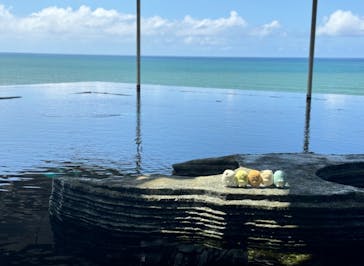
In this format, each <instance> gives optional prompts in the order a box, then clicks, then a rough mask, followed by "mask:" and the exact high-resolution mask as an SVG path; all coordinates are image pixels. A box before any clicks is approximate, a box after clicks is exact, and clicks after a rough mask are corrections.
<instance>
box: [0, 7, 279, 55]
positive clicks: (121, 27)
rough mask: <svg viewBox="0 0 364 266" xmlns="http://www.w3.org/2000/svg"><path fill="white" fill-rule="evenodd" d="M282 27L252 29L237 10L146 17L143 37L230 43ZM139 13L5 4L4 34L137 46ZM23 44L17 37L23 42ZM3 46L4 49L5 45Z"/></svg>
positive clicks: (1, 13) (0, 12)
mask: <svg viewBox="0 0 364 266" xmlns="http://www.w3.org/2000/svg"><path fill="white" fill-rule="evenodd" d="M280 27H281V25H280V23H279V22H278V21H277V20H274V21H272V22H270V23H268V24H264V25H262V26H258V27H250V26H248V23H247V22H246V20H245V19H244V18H243V17H242V16H240V15H239V14H238V13H237V12H236V11H231V12H230V14H228V15H227V16H224V17H218V18H214V19H212V18H194V17H191V16H189V15H187V16H185V17H184V18H182V19H167V18H164V17H161V16H153V17H142V36H143V41H145V42H146V43H148V45H152V44H158V45H162V44H163V43H164V45H168V46H171V45H173V44H176V45H179V46H181V45H184V46H189V47H196V46H204V47H206V46H214V47H216V46H220V47H230V46H231V45H234V44H236V43H240V41H241V39H242V38H245V37H248V36H250V35H255V36H256V35H259V36H261V37H265V36H267V35H270V34H272V33H274V32H276V30H277V29H279V28H280ZM135 28H136V16H135V15H134V14H125V13H121V12H119V11H117V10H114V9H109V10H107V9H104V8H97V9H91V8H90V7H88V6H85V5H83V6H81V7H79V8H78V9H73V8H71V7H67V8H60V7H56V6H51V7H47V8H44V9H42V10H39V11H37V12H34V13H32V14H29V15H27V16H23V17H18V16H15V15H13V14H12V12H11V10H10V9H8V8H6V7H5V6H3V5H0V35H3V36H6V39H7V41H8V42H10V40H19V39H21V40H22V41H24V45H26V43H32V44H34V46H36V42H43V45H46V44H44V43H48V44H49V45H51V44H52V45H54V43H57V41H58V40H59V41H61V42H60V43H62V45H66V46H68V47H72V45H76V43H77V42H78V43H91V42H90V40H92V41H95V43H96V42H99V43H106V42H114V43H124V44H128V45H130V46H132V47H134V43H135V30H136V29H135ZM20 43H21V42H19V41H18V44H20ZM0 49H4V48H3V47H2V46H1V44H0Z"/></svg>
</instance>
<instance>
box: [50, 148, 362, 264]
mask: <svg viewBox="0 0 364 266" xmlns="http://www.w3.org/2000/svg"><path fill="white" fill-rule="evenodd" d="M234 158H235V160H236V163H237V164H238V165H243V166H246V167H249V168H256V169H272V170H276V169H284V171H285V172H286V173H287V179H288V183H289V187H285V188H284V189H280V188H275V187H271V188H229V187H225V186H224V185H223V184H222V183H221V174H220V175H210V176H198V177H180V176H160V175H155V176H140V177H138V178H136V177H131V176H123V177H112V178H106V179H93V178H67V177H62V178H58V179H55V180H54V182H53V190H52V195H51V198H50V209H49V210H50V215H51V217H52V220H53V221H55V222H56V223H57V224H58V225H62V224H68V225H71V226H72V225H77V226H79V227H81V228H91V229H92V230H94V229H95V228H98V229H99V230H101V231H102V234H108V233H111V232H112V234H114V235H116V236H117V237H116V238H115V239H124V240H125V241H124V242H125V243H129V245H130V246H133V247H134V248H137V249H138V248H139V247H140V245H141V243H142V242H143V241H144V242H143V243H154V242H153V241H155V239H163V241H165V242H163V243H170V242H173V241H177V242H178V243H184V244H186V245H193V246H195V245H198V248H192V249H193V250H194V251H193V252H194V254H200V255H199V258H201V256H202V257H204V258H205V259H204V260H203V261H204V262H207V261H208V262H209V264H211V262H212V260H214V261H218V258H220V259H222V258H225V259H226V258H227V257H228V258H230V259H231V261H229V263H231V264H234V263H233V261H236V263H237V264H241V263H242V261H243V260H244V259H243V258H245V257H244V255H242V254H244V252H245V250H246V248H247V247H254V248H258V249H276V250H282V249H283V250H285V251H287V250H296V251H297V250H299V251H302V250H313V249H330V248H336V247H340V246H342V245H345V244H348V245H356V246H364V245H363V242H364V219H363V216H364V190H363V189H361V188H357V187H353V186H347V185H342V184H337V183H333V182H328V181H325V180H323V179H321V178H319V177H318V176H317V175H316V171H318V170H319V169H321V168H322V167H325V166H327V165H335V164H343V163H353V162H358V161H364V156H362V155H356V156H350V155H347V156H339V155H336V156H334V155H332V156H324V155H315V154H265V155H240V156H235V157H234ZM210 162H212V163H214V162H216V160H215V161H214V160H210ZM205 165H206V164H205ZM185 167H186V168H188V164H185ZM212 168H214V166H213V165H212ZM221 173H222V172H221ZM91 229H90V230H91ZM115 242H118V241H115ZM148 245H149V244H146V246H148ZM202 247H205V248H209V251H206V250H204V249H203V248H202ZM179 248H180V246H178V248H176V250H179ZM201 248H202V249H201ZM197 250H200V251H199V252H200V253H199V252H197ZM168 252H169V253H170V254H171V253H173V252H172V251H168ZM229 252H230V253H229ZM175 254H179V253H178V252H177V253H175ZM201 254H204V255H201ZM227 254H230V255H227ZM233 254H234V255H233ZM176 256H177V255H175V256H174V258H175V257H176ZM224 256H225V257H224ZM194 261H196V260H194ZM199 263H201V264H203V263H202V262H199Z"/></svg>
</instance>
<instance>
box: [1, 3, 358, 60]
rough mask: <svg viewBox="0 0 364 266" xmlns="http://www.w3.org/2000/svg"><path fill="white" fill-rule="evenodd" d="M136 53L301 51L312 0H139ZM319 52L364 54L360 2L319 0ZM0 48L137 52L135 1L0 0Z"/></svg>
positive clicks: (264, 53)
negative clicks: (139, 31) (139, 30)
mask: <svg viewBox="0 0 364 266" xmlns="http://www.w3.org/2000/svg"><path fill="white" fill-rule="evenodd" d="M141 2H142V54H144V55H172V56H263V57H264V56H271V57H307V54H308V43H309V39H308V38H309V29H310V19H311V18H310V16H311V5H312V3H311V1H310V0H274V1H272V0H254V1H251V0H193V1H192V0H183V1H178V0H172V1H167V0H141ZM317 29H318V30H317V44H316V55H317V56H318V57H364V49H363V47H364V1H362V0H345V1H344V0H319V7H318V19H317ZM0 52H33V53H72V54H122V55H129V54H134V53H135V1H134V0H124V1H120V0H118V1H116V0H104V1H101V0H99V1H97V0H94V1H81V0H73V1H71V0H67V1H55V0H53V1H51V0H43V1H39V0H27V1H24V0H22V1H20V0H18V1H17V0H15V1H14V0H13V1H7V0H0Z"/></svg>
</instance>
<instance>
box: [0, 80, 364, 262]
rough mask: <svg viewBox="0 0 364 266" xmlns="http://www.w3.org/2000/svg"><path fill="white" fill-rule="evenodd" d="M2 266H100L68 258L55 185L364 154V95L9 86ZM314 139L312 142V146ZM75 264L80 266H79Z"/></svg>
mask: <svg viewBox="0 0 364 266" xmlns="http://www.w3.org/2000/svg"><path fill="white" fill-rule="evenodd" d="M10 96H20V97H21V98H13V99H4V100H0V124H1V127H0V145H1V149H0V212H1V216H0V265H2V266H3V265H6V266H7V265H13V262H14V263H18V264H22V263H23V264H24V263H25V261H27V262H28V263H29V261H30V262H32V260H33V264H37V265H39V264H41V265H62V264H69V263H70V261H73V262H72V263H73V265H92V264H89V263H91V262H88V261H87V259H85V260H83V259H81V258H74V257H67V256H59V255H57V254H56V253H55V252H54V249H53V248H54V240H53V234H52V230H51V225H50V223H49V218H48V198H49V195H50V189H51V182H52V178H53V177H56V176H57V175H70V176H88V177H90V176H91V177H95V178H104V177H108V176H112V175H116V174H117V175H120V176H121V175H123V174H139V173H162V174H171V171H172V167H171V165H172V164H173V163H177V162H182V161H186V160H190V159H195V158H205V157H215V156H223V155H229V154H236V153H270V152H301V151H302V150H303V146H304V142H305V138H308V143H309V151H312V152H317V153H330V154H332V153H346V154H349V153H363V150H364V143H363V141H362V136H363V134H364V124H363V123H362V122H361V121H362V119H363V117H364V109H363V108H362V106H363V103H364V96H352V95H339V94H314V95H313V102H312V110H311V120H310V124H309V129H310V130H309V132H310V135H309V136H305V94H304V93H286V92H269V91H266V92H265V91H244V90H230V89H206V88H188V87H169V86H168V87H167V86H155V85H154V86H151V85H150V86H143V87H142V94H141V98H140V101H139V100H138V98H137V96H136V93H135V88H134V86H133V85H130V84H120V83H101V82H90V83H64V84H42V85H18V86H2V87H0V97H10ZM306 140H307V139H306ZM75 259H76V260H75Z"/></svg>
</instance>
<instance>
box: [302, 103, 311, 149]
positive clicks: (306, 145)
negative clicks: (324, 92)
mask: <svg viewBox="0 0 364 266" xmlns="http://www.w3.org/2000/svg"><path fill="white" fill-rule="evenodd" d="M310 124H311V99H310V100H306V113H305V131H304V134H303V152H309V150H310Z"/></svg>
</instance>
